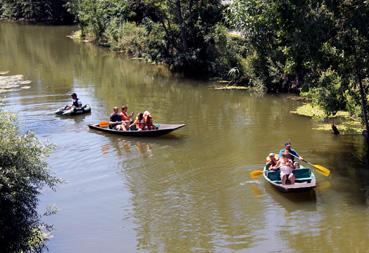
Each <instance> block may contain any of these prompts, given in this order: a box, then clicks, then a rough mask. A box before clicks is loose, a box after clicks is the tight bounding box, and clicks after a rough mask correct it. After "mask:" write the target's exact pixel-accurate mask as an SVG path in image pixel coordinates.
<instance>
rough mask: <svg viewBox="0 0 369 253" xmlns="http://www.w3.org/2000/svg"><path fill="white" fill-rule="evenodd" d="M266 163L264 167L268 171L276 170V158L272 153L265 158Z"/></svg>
mask: <svg viewBox="0 0 369 253" xmlns="http://www.w3.org/2000/svg"><path fill="white" fill-rule="evenodd" d="M265 160H266V163H265V165H266V166H267V168H268V170H276V169H278V168H276V167H275V166H276V165H277V162H278V156H277V155H276V154H274V153H269V155H268V156H267V157H266V159H265Z"/></svg>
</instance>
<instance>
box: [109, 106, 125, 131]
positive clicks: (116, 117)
mask: <svg viewBox="0 0 369 253" xmlns="http://www.w3.org/2000/svg"><path fill="white" fill-rule="evenodd" d="M121 123H122V116H121V115H120V113H118V107H116V106H115V107H114V108H113V113H112V114H110V122H109V128H115V129H116V127H117V125H120V124H121Z"/></svg>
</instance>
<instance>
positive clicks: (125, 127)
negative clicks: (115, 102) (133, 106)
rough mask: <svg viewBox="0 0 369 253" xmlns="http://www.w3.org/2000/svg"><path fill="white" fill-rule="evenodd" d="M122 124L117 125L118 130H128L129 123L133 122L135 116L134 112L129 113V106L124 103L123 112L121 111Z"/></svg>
mask: <svg viewBox="0 0 369 253" xmlns="http://www.w3.org/2000/svg"><path fill="white" fill-rule="evenodd" d="M120 116H121V118H122V119H121V120H122V124H120V125H117V126H116V129H117V130H122V131H127V130H128V128H129V125H130V124H131V119H132V117H133V112H132V113H131V114H130V115H128V106H126V105H123V106H122V112H121V113H120Z"/></svg>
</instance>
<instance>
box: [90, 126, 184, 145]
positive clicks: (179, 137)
mask: <svg viewBox="0 0 369 253" xmlns="http://www.w3.org/2000/svg"><path fill="white" fill-rule="evenodd" d="M89 132H90V133H94V134H98V135H101V136H106V137H108V138H109V139H125V140H127V141H136V140H144V141H145V142H150V143H154V142H158V143H159V142H163V141H174V140H176V141H184V140H185V139H187V135H183V134H174V133H169V134H166V135H162V136H157V137H150V136H140V137H138V136H124V135H119V134H110V133H105V132H101V131H96V130H94V129H89Z"/></svg>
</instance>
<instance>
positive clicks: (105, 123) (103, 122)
mask: <svg viewBox="0 0 369 253" xmlns="http://www.w3.org/2000/svg"><path fill="white" fill-rule="evenodd" d="M108 126H109V121H100V123H99V127H108Z"/></svg>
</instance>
